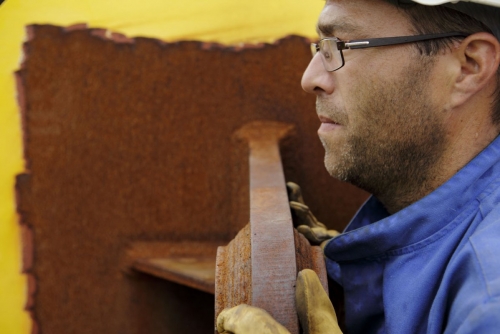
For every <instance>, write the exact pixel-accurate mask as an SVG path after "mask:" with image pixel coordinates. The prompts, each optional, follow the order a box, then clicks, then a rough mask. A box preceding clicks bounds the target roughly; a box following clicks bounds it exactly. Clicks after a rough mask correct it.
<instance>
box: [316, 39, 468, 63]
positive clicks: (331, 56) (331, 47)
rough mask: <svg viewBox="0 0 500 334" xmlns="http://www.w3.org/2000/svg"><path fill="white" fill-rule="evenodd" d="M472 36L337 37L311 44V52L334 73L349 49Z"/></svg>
mask: <svg viewBox="0 0 500 334" xmlns="http://www.w3.org/2000/svg"><path fill="white" fill-rule="evenodd" d="M469 35H470V34H467V33H463V32H447V33H441V34H429V35H415V36H400V37H382V38H370V39H355V40H351V41H341V40H340V39H338V38H337V37H327V38H323V39H320V40H319V41H318V43H311V52H312V55H313V57H314V56H315V55H316V53H318V52H319V53H320V55H321V60H322V61H323V65H324V66H325V69H326V70H327V71H328V72H333V71H336V70H338V69H339V68H341V67H342V66H344V64H345V61H344V55H343V54H342V50H347V49H366V48H373V47H377V46H387V45H398V44H406V43H415V42H422V41H429V40H433V39H440V38H450V37H463V38H465V37H467V36H469Z"/></svg>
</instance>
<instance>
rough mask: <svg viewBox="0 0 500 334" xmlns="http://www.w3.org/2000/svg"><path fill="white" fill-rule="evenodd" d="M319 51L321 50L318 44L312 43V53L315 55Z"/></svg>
mask: <svg viewBox="0 0 500 334" xmlns="http://www.w3.org/2000/svg"><path fill="white" fill-rule="evenodd" d="M318 51H319V47H318V44H316V43H311V53H312V55H313V57H314V56H315V55H316V53H318Z"/></svg>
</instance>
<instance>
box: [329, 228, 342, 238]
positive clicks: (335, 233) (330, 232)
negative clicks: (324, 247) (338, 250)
mask: <svg viewBox="0 0 500 334" xmlns="http://www.w3.org/2000/svg"><path fill="white" fill-rule="evenodd" d="M326 234H328V236H329V237H330V239H331V238H335V237H336V236H338V235H339V234H340V232H339V231H337V230H327V231H326Z"/></svg>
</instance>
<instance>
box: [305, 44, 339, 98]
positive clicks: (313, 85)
mask: <svg viewBox="0 0 500 334" xmlns="http://www.w3.org/2000/svg"><path fill="white" fill-rule="evenodd" d="M301 84H302V89H303V90H305V91H306V92H308V93H311V94H316V95H322V94H331V93H333V91H334V84H333V75H332V73H330V72H328V71H327V70H326V69H325V67H324V66H323V62H322V61H321V55H320V54H319V53H318V54H316V55H314V57H313V58H312V59H311V61H310V62H309V66H307V68H306V70H305V72H304V74H303V75H302V81H301Z"/></svg>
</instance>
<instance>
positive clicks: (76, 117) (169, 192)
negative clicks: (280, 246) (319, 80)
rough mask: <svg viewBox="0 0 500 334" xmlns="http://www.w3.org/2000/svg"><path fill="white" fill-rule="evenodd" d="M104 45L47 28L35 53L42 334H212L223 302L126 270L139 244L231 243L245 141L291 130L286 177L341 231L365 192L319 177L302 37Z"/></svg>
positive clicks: (33, 142)
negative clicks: (272, 128)
mask: <svg viewBox="0 0 500 334" xmlns="http://www.w3.org/2000/svg"><path fill="white" fill-rule="evenodd" d="M103 36H104V34H103V30H99V29H84V27H78V29H64V28H60V27H55V26H48V25H37V26H32V27H30V28H29V39H28V41H27V43H26V44H25V46H24V48H25V61H24V63H23V65H22V68H21V70H20V71H19V72H18V73H17V80H18V87H19V92H18V94H19V98H20V106H21V108H22V118H23V131H24V150H25V159H26V169H27V172H26V175H23V176H20V177H19V178H18V184H17V188H18V192H19V195H18V198H19V199H18V206H19V212H20V214H21V223H22V224H23V226H25V227H26V228H27V231H28V232H27V233H25V234H26V235H27V236H29V238H26V239H29V240H30V242H31V240H32V242H33V244H32V245H28V246H27V247H25V249H26V250H29V251H30V252H32V253H33V254H31V255H28V254H25V258H26V259H27V261H30V263H29V266H28V267H27V268H25V271H26V272H27V273H29V274H30V275H32V277H33V278H34V281H36V284H35V283H33V284H31V286H33V288H32V289H31V291H33V298H32V299H30V302H29V305H28V307H29V308H30V309H31V310H32V314H33V316H34V319H35V321H36V322H37V327H38V328H39V331H40V332H41V333H50V334H52V333H159V332H162V333H177V332H179V331H180V330H181V329H183V328H184V329H185V331H187V332H196V333H205V332H207V333H209V332H211V331H212V329H213V324H212V320H213V296H209V295H206V294H204V293H202V292H198V291H195V290H192V289H189V288H187V287H180V286H176V285H175V284H173V283H168V282H163V281H160V280H158V279H156V278H152V277H149V276H144V275H142V274H138V273H132V272H129V271H128V270H127V268H126V263H127V261H126V260H124V258H125V257H126V256H125V255H124V254H125V253H126V251H125V250H126V248H127V247H129V245H131V244H132V243H134V242H137V241H140V242H148V241H151V242H162V241H166V242H168V241H177V240H182V241H189V240H192V241H201V240H204V241H213V242H216V243H220V244H221V245H222V244H225V243H227V242H228V241H229V240H230V239H232V238H233V237H234V236H235V235H236V233H237V232H238V231H239V230H240V229H241V228H242V227H243V226H244V225H245V224H246V223H247V222H248V212H249V207H248V161H247V157H248V151H247V150H248V148H247V146H246V144H245V143H244V142H241V141H239V140H238V139H236V138H235V136H234V132H235V130H237V129H238V128H240V127H241V126H242V125H244V124H246V123H248V122H251V121H255V120H273V121H282V122H287V123H292V124H294V125H295V127H296V135H295V136H293V137H292V138H291V139H289V140H287V141H286V142H285V143H284V145H283V147H282V156H283V162H284V168H285V176H286V177H287V179H288V180H290V181H295V182H297V183H299V184H301V185H302V187H303V193H304V197H305V199H306V201H307V203H308V204H309V205H310V206H311V208H312V210H313V212H315V213H316V215H317V216H318V218H319V219H320V220H321V221H322V222H324V223H326V224H327V225H328V226H330V227H335V228H342V227H343V226H344V225H345V224H346V222H347V221H348V219H349V218H350V216H351V215H352V214H353V213H354V211H355V209H356V207H357V206H358V205H359V204H360V203H361V202H362V201H363V200H364V198H365V197H366V195H365V194H364V193H362V192H360V191H359V190H356V189H354V188H353V187H350V186H348V185H346V184H342V183H340V182H337V181H335V180H333V179H332V178H330V177H329V176H328V174H327V173H326V171H325V169H324V167H323V148H322V147H321V145H320V142H319V140H318V139H317V135H316V130H317V128H318V126H319V121H318V119H317V117H316V115H315V112H314V97H313V96H308V95H307V94H306V93H304V92H303V91H302V90H301V88H300V78H301V75H302V72H303V70H304V69H305V67H306V66H307V62H308V61H309V59H310V51H309V47H308V45H307V41H306V40H304V39H303V38H300V37H288V38H286V39H283V40H280V41H279V42H277V43H276V44H273V45H262V46H258V47H249V48H243V49H238V50H237V49H234V48H225V47H221V46H218V45H210V44H203V43H199V42H179V43H172V44H165V43H162V42H160V41H158V40H154V39H147V38H136V39H133V40H131V39H126V38H122V37H120V36H118V35H114V36H115V38H114V39H106V38H104V37H103ZM35 287H36V288H35ZM177 287H178V290H176V289H177ZM173 290H174V291H173ZM165 314H168V315H169V316H165ZM192 319H198V320H197V321H193V320H192Z"/></svg>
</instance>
